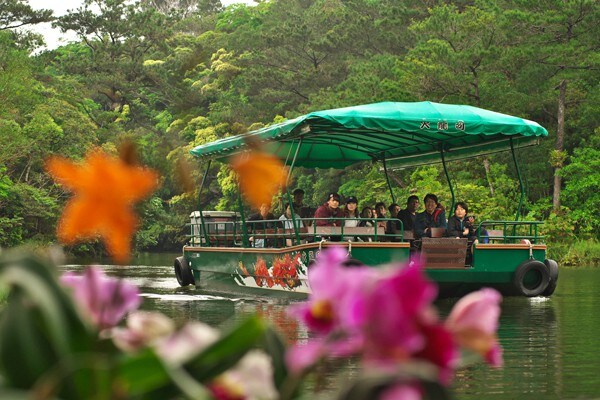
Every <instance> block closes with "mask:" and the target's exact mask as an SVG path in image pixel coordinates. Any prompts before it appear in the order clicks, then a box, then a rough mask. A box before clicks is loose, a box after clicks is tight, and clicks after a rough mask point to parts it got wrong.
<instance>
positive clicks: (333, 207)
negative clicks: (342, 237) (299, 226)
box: [314, 192, 342, 226]
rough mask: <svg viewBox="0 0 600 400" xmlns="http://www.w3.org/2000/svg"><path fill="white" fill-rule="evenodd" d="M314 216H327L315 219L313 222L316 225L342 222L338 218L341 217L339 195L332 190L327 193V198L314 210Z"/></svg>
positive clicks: (339, 224)
mask: <svg viewBox="0 0 600 400" xmlns="http://www.w3.org/2000/svg"><path fill="white" fill-rule="evenodd" d="M314 217H315V218H328V219H317V220H316V221H315V224H316V225H317V226H341V225H342V222H341V220H340V219H339V218H340V217H342V212H341V211H340V195H339V194H337V193H335V192H332V193H329V194H328V195H327V200H326V201H325V203H324V204H323V205H321V207H319V208H317V211H315V216H314Z"/></svg>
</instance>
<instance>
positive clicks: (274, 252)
mask: <svg viewBox="0 0 600 400" xmlns="http://www.w3.org/2000/svg"><path fill="white" fill-rule="evenodd" d="M331 246H343V247H345V248H346V249H348V253H349V263H348V264H349V267H350V266H351V265H352V264H365V265H370V266H373V267H374V268H377V267H381V266H383V265H389V264H392V265H399V266H401V265H406V263H407V262H408V260H409V259H410V257H411V253H410V246H409V244H408V243H393V242H365V243H351V244H348V243H332V242H324V243H307V244H302V245H298V246H291V247H285V248H239V247H200V246H186V247H184V250H183V255H184V258H185V260H186V261H187V262H188V263H189V267H190V268H191V271H192V273H193V275H194V282H195V285H196V287H197V288H199V289H202V290H203V291H205V292H207V293H218V294H227V295H232V296H244V295H250V296H258V297H266V298H287V299H303V298H306V297H307V296H308V294H309V293H310V284H309V281H308V274H309V270H310V266H311V264H312V263H313V262H314V259H315V257H316V255H317V254H318V253H319V251H322V250H323V249H324V248H327V247H331ZM413 259H414V257H413ZM546 261H547V260H546V246H545V245H542V244H537V245H531V244H478V245H475V247H474V249H473V256H472V260H471V263H470V264H471V265H467V266H465V265H462V266H459V267H458V268H457V267H451V268H434V267H431V266H429V265H428V263H427V260H424V261H423V264H424V269H425V271H426V273H427V274H428V276H429V277H430V278H431V279H432V280H434V281H435V282H437V284H438V286H439V293H440V297H456V296H462V295H464V294H466V293H468V292H471V291H474V290H477V289H480V288H482V287H493V288H495V289H497V290H499V291H500V292H501V293H502V294H504V295H531V294H533V295H538V294H536V293H535V291H533V292H531V291H529V292H527V291H526V290H525V289H524V288H527V287H534V288H535V287H539V285H540V284H541V285H544V286H547V285H548V283H547V282H546V283H545V282H540V280H542V281H543V279H546V278H547V277H545V276H544V274H545V272H544V271H542V270H541V269H540V268H538V269H536V268H533V267H532V266H536V265H539V263H544V262H546ZM534 264H535V265H534ZM524 268H525V269H527V271H526V273H525V274H523V277H521V278H519V276H517V275H518V274H519V273H520V272H523V271H519V269H524ZM515 279H517V281H515ZM554 279H557V276H556V277H554ZM521 286H522V287H521ZM540 294H541V293H540ZM549 294H551V293H548V294H546V295H549Z"/></svg>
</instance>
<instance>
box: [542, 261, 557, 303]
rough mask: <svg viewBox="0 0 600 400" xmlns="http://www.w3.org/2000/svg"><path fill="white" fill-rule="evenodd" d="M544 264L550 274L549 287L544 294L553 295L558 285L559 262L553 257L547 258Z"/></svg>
mask: <svg viewBox="0 0 600 400" xmlns="http://www.w3.org/2000/svg"><path fill="white" fill-rule="evenodd" d="M544 264H545V265H546V268H548V273H549V274H550V283H548V287H547V288H546V290H544V292H543V293H542V296H552V293H554V291H555V290H556V285H558V263H557V262H556V261H554V260H552V259H546V260H544Z"/></svg>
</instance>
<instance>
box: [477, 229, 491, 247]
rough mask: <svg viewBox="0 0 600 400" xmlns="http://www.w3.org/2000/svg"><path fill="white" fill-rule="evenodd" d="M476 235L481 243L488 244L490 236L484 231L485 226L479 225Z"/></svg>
mask: <svg viewBox="0 0 600 400" xmlns="http://www.w3.org/2000/svg"><path fill="white" fill-rule="evenodd" d="M478 234H479V236H480V237H481V243H489V242H490V234H489V232H488V231H487V229H485V225H481V226H480V227H479V229H478Z"/></svg>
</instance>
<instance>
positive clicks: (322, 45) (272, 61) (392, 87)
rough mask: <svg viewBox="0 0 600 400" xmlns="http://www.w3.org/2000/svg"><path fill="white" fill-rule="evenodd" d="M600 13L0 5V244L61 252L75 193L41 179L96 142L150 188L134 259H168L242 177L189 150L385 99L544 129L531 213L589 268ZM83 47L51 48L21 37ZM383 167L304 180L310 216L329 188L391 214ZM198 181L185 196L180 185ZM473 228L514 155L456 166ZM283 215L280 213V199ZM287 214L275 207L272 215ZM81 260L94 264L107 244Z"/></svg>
mask: <svg viewBox="0 0 600 400" xmlns="http://www.w3.org/2000/svg"><path fill="white" fill-rule="evenodd" d="M598 21H600V3H598V2H597V1H594V0H577V1H575V0H566V1H563V0H561V1H559V0H540V1H535V2H533V1H526V0H516V1H505V0H480V1H477V0H476V1H461V0H459V1H443V0H421V1H414V0H406V1H397V0H259V1H256V2H255V4H253V5H244V4H235V5H229V6H227V7H224V6H223V5H222V4H221V3H220V1H219V0H139V1H125V0H85V2H84V4H83V5H82V6H81V7H80V8H78V9H75V10H70V11H69V12H68V13H67V14H65V15H63V16H60V17H57V16H54V15H53V14H52V11H51V10H33V9H32V8H31V7H30V6H29V5H28V2H27V1H25V0H0V104H2V106H1V107H0V247H4V248H6V247H13V246H17V245H22V244H29V245H33V246H42V245H48V244H51V243H54V242H55V241H56V233H55V230H56V223H57V220H58V217H59V215H60V212H61V209H62V206H63V205H64V203H65V201H66V200H67V199H68V198H69V193H67V192H65V191H64V190H63V189H62V188H61V187H60V186H58V185H56V184H55V183H54V182H53V181H52V179H51V178H50V177H49V175H48V174H47V173H46V171H45V170H44V162H45V160H46V159H47V158H48V157H49V156H52V155H62V156H66V157H69V158H71V159H74V160H78V159H82V158H83V157H84V155H85V154H86V152H87V151H89V150H90V149H91V148H95V147H100V148H102V149H103V150H105V151H107V152H109V153H117V151H118V148H119V146H120V145H121V144H122V143H124V142H133V143H135V145H136V148H137V151H138V157H139V160H140V162H141V163H142V164H144V165H147V166H149V167H151V168H153V169H155V170H156V171H158V172H159V173H160V174H161V176H162V180H161V186H160V188H159V189H158V190H157V191H156V192H155V193H154V194H153V195H152V197H151V198H149V199H148V200H147V201H145V202H144V203H142V204H141V205H140V206H139V209H138V211H139V213H140V215H141V217H142V225H141V226H140V229H139V231H138V233H137V235H136V237H135V247H136V250H138V251H168V250H178V249H180V248H181V246H182V244H183V243H185V240H186V236H185V235H186V233H187V232H188V230H187V228H186V227H185V224H186V222H188V216H189V214H190V213H191V212H192V211H193V210H195V209H197V207H198V204H199V203H200V205H201V207H202V209H205V210H210V209H214V210H235V207H236V203H237V183H236V180H235V176H234V174H233V173H232V172H231V170H230V169H229V167H228V166H227V165H226V164H220V163H213V164H212V166H211V169H210V170H209V171H208V174H207V179H208V181H207V182H208V190H206V189H205V191H204V192H203V193H202V196H201V197H200V198H199V197H198V192H197V186H198V183H199V182H200V180H201V179H202V173H203V171H204V169H205V167H206V161H205V160H198V159H195V158H193V157H192V156H191V155H190V154H189V150H190V149H192V148H193V147H194V146H197V145H199V144H203V143H207V142H210V141H213V140H216V139H218V138H223V137H227V136H230V135H236V134H240V133H244V132H247V131H249V130H253V129H257V128H260V127H263V126H266V125H268V124H272V123H274V122H279V121H282V120H284V119H287V118H293V117H296V116H299V115H302V114H305V113H307V112H310V111H316V110H321V109H328V108H338V107H344V106H351V105H358V104H366V103H373V102H379V101H424V100H428V101H434V102H442V103H454V104H469V105H473V106H476V107H482V108H485V109H490V110H493V111H497V112H502V113H506V114H511V115H516V116H519V117H523V118H527V119H531V120H534V121H536V122H538V123H540V124H541V125H542V126H544V127H545V128H546V129H547V130H548V132H549V136H548V138H546V139H545V140H542V141H541V143H540V145H539V146H535V147H528V148H523V149H520V150H519V151H518V152H517V157H518V159H519V161H520V162H521V173H522V174H523V179H524V184H525V188H526V194H527V198H526V201H525V205H524V208H523V213H522V215H521V216H520V218H522V219H526V220H527V219H528V220H543V221H545V222H546V223H545V225H544V234H545V235H547V242H548V243H549V244H550V246H549V252H550V256H551V257H552V258H555V259H558V260H560V261H561V263H562V265H574V266H584V265H587V266H591V265H600V244H599V240H600V219H599V218H598V211H600V90H599V82H600V51H599V50H600V41H599V40H598V38H599V37H600V27H599V24H598ZM42 22H51V23H52V24H53V26H55V27H56V28H58V29H61V30H62V31H63V32H68V31H70V32H73V33H75V34H76V35H77V40H76V41H74V42H71V43H69V44H66V45H63V46H61V47H58V48H56V49H51V50H45V49H44V47H43V37H41V36H40V35H39V34H36V33H34V32H33V31H32V30H31V29H30V28H31V27H33V26H34V25H35V24H38V23H42ZM380 169H381V166H380V165H374V164H368V165H358V166H352V167H348V168H346V169H343V170H333V169H332V170H297V171H295V173H294V183H293V184H292V186H293V187H292V188H296V187H300V188H302V189H304V190H305V192H306V196H305V202H307V203H309V204H310V205H313V206H318V205H319V204H321V203H322V202H323V201H324V196H325V195H326V194H327V193H328V192H330V191H339V193H341V194H342V195H344V196H350V195H352V196H356V197H357V198H358V200H359V208H360V207H362V206H363V205H371V206H372V205H374V204H375V203H376V202H379V201H383V202H385V203H386V204H389V203H390V202H391V196H390V194H389V191H388V187H387V183H386V180H385V177H384V175H383V174H382V173H381V170H380ZM182 170H183V171H184V172H185V171H191V174H192V179H193V180H194V182H195V186H194V187H189V185H186V184H184V183H183V182H182V179H180V178H179V177H180V175H181V173H180V172H181V171H182ZM449 173H450V176H451V177H452V180H453V184H454V186H455V192H456V197H457V200H464V201H467V202H468V203H469V207H470V209H471V210H472V213H473V214H475V215H476V216H477V218H478V219H479V220H484V219H514V217H515V212H516V210H517V204H518V202H519V189H518V179H517V174H516V170H515V167H514V165H513V163H512V161H511V158H510V155H509V154H504V153H500V154H494V155H489V156H486V157H482V158H475V159H470V160H466V161H458V162H453V163H450V164H449ZM391 178H392V184H393V187H394V191H395V197H396V199H399V203H401V205H403V202H404V201H405V199H406V198H407V197H408V196H409V195H411V194H416V195H417V196H419V198H421V199H422V198H423V196H424V195H425V194H426V193H429V192H432V193H436V194H438V196H439V197H440V198H441V200H442V202H443V203H444V204H449V203H450V191H449V190H448V187H447V183H446V178H445V175H444V172H443V169H442V168H441V166H437V165H433V166H423V167H417V168H415V169H407V170H395V171H392V173H391ZM275 203H276V204H277V202H275ZM276 212H280V210H276ZM70 250H71V251H72V252H73V253H79V254H96V255H101V254H102V253H103V251H104V250H103V248H102V245H101V244H100V242H97V243H87V244H81V245H79V246H77V247H74V248H72V249H70Z"/></svg>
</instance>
